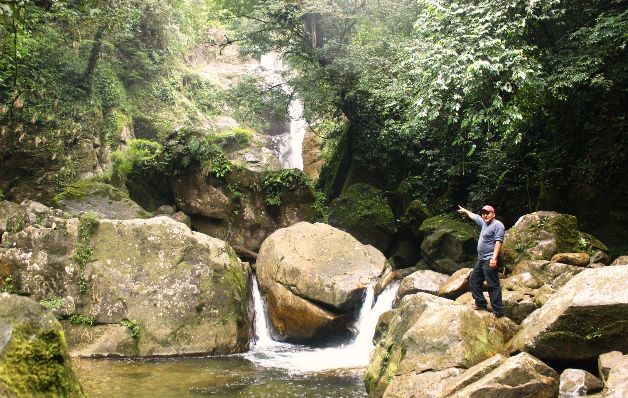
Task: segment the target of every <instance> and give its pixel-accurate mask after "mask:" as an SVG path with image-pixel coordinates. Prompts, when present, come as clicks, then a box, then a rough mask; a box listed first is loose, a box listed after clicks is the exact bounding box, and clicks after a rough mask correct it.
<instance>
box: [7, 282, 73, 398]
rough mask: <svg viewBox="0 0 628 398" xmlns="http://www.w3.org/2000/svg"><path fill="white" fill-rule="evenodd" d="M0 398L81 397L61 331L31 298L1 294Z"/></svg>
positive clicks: (53, 320) (42, 308) (50, 315)
mask: <svg viewBox="0 0 628 398" xmlns="http://www.w3.org/2000/svg"><path fill="white" fill-rule="evenodd" d="M0 395H1V396H3V397H84V396H85V394H84V393H83V389H82V388H81V385H80V383H79V380H78V378H77V377H76V375H75V373H74V371H73V369H72V361H71V359H70V356H69V355H68V348H67V345H66V342H65V337H64V334H63V329H62V327H61V324H59V321H57V319H56V318H55V316H54V315H53V314H52V312H50V311H48V310H46V309H45V308H44V307H42V306H41V305H39V304H37V303H36V302H35V301H33V300H32V299H30V298H26V297H20V296H16V295H11V294H8V293H0Z"/></svg>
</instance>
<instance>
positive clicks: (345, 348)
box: [244, 280, 399, 373]
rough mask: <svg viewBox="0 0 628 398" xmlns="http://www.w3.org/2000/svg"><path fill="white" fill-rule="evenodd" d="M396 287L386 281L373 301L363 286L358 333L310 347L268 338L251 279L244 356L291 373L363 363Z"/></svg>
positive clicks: (257, 294) (396, 285) (261, 305)
mask: <svg viewBox="0 0 628 398" xmlns="http://www.w3.org/2000/svg"><path fill="white" fill-rule="evenodd" d="M398 287H399V283H398V282H395V283H392V284H390V285H389V286H388V287H387V288H386V289H385V290H384V291H383V292H382V293H381V294H380V295H379V297H378V298H377V301H376V302H375V303H374V304H373V302H374V296H375V294H374V292H373V287H372V286H369V287H368V288H367V290H366V294H365V298H364V302H363V303H362V307H361V309H360V314H359V316H358V321H357V328H358V334H357V336H356V338H355V340H354V341H353V342H351V343H349V344H344V345H341V346H338V347H328V348H311V347H306V346H302V345H296V344H288V343H280V342H276V341H274V340H272V338H271V337H270V334H269V332H268V325H267V323H266V313H265V311H264V305H263V300H262V297H261V295H260V293H259V288H258V286H257V280H254V281H253V295H254V301H255V311H256V313H255V315H256V317H255V329H256V336H257V338H256V342H255V345H254V346H253V348H252V349H251V351H249V352H248V353H246V354H245V355H244V356H245V357H247V358H248V359H250V360H251V361H253V362H254V363H257V364H259V365H262V366H264V367H269V368H280V369H285V370H288V371H290V372H295V373H299V372H319V371H324V370H330V369H342V368H361V367H365V366H367V365H368V362H369V354H370V352H371V351H372V350H373V348H374V346H373V343H372V340H373V335H374V334H375V327H376V326H377V321H378V319H379V317H380V315H381V314H383V313H384V312H385V311H387V310H389V309H391V308H392V302H393V300H394V299H395V295H396V294H397V288H398ZM260 311H261V312H260Z"/></svg>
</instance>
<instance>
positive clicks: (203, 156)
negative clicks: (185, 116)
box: [164, 129, 232, 178]
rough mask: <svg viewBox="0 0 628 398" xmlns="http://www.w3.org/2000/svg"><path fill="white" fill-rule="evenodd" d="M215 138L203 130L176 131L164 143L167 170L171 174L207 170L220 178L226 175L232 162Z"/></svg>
mask: <svg viewBox="0 0 628 398" xmlns="http://www.w3.org/2000/svg"><path fill="white" fill-rule="evenodd" d="M214 140H215V138H213V137H212V136H211V135H208V134H206V133H205V132H203V131H201V130H195V129H181V130H177V131H174V132H173V133H171V134H170V135H169V136H168V137H167V138H166V141H165V143H164V159H165V164H166V172H167V173H168V174H169V175H182V174H185V173H189V172H192V171H197V170H207V171H209V172H211V173H212V174H214V175H215V176H217V177H219V178H224V177H226V176H227V174H229V172H230V171H231V167H232V164H231V162H230V161H229V159H228V158H227V156H226V155H225V153H224V151H223V150H222V148H221V147H220V146H219V145H218V144H216V142H215V141H214Z"/></svg>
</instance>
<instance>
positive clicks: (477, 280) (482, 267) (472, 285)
mask: <svg viewBox="0 0 628 398" xmlns="http://www.w3.org/2000/svg"><path fill="white" fill-rule="evenodd" d="M489 263H490V260H480V261H478V262H477V263H475V265H474V266H473V271H472V272H471V275H470V276H469V289H470V290H471V295H472V296H473V299H475V305H477V306H478V307H483V308H486V306H487V305H488V303H487V302H486V299H485V298H484V294H482V284H483V283H484V280H486V284H487V285H488V296H489V297H490V299H491V306H492V307H493V312H494V313H495V314H503V313H504V302H503V301H502V287H501V285H500V284H499V271H498V270H497V268H495V269H493V268H491V266H490V265H489Z"/></svg>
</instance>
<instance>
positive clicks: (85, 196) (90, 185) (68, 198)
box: [52, 180, 151, 220]
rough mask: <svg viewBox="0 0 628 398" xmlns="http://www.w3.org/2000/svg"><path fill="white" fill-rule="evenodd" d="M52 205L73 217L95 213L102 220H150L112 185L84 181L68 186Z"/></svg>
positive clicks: (144, 212) (125, 195) (136, 205)
mask: <svg viewBox="0 0 628 398" xmlns="http://www.w3.org/2000/svg"><path fill="white" fill-rule="evenodd" d="M52 204H53V205H54V206H55V207H58V208H60V209H62V210H64V211H67V212H69V213H71V214H73V215H79V214H81V213H83V212H88V211H89V212H94V213H97V214H98V215H99V216H100V217H102V218H108V219H117V220H126V219H131V218H148V217H150V216H151V214H150V213H148V212H146V211H145V210H144V209H143V208H142V207H141V206H139V205H138V204H137V203H135V202H133V201H132V200H131V199H129V197H128V195H127V194H126V192H123V191H121V190H119V189H117V188H115V187H113V186H112V185H109V184H105V183H102V182H98V181H94V180H82V181H78V182H75V183H73V184H71V185H68V186H66V187H65V188H64V189H63V191H62V192H61V193H59V194H57V195H56V196H55V197H54V198H53V199H52Z"/></svg>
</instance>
